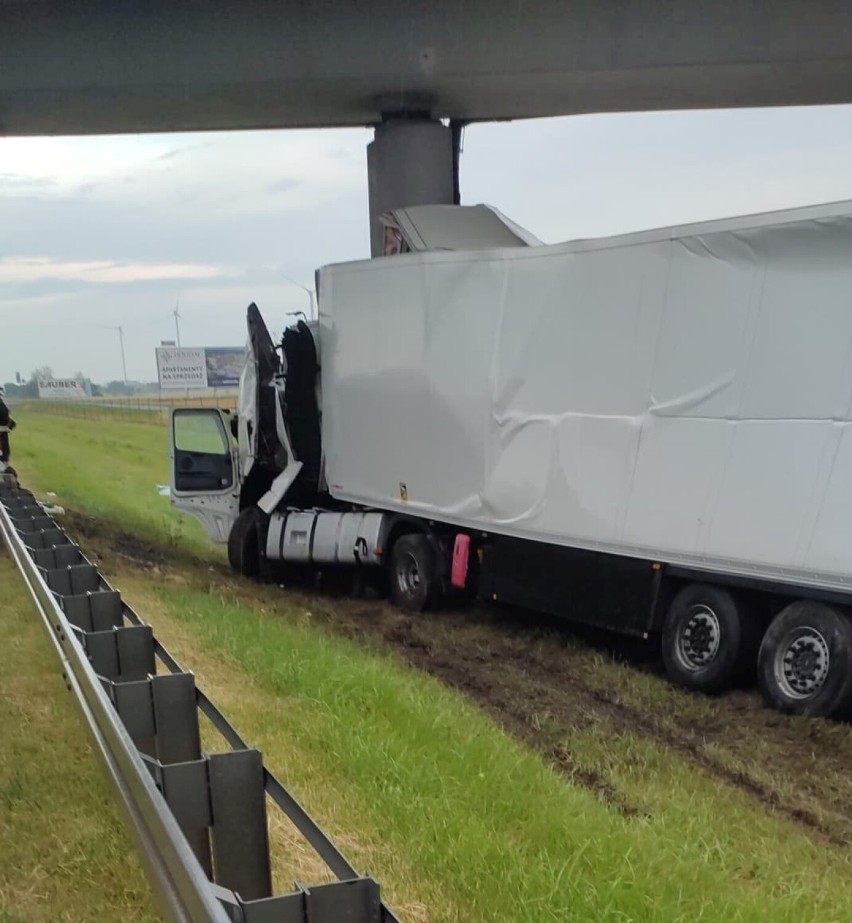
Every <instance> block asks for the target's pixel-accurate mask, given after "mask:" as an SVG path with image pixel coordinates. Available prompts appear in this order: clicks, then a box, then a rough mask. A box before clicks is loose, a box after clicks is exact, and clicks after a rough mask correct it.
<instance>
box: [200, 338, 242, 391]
mask: <svg viewBox="0 0 852 923" xmlns="http://www.w3.org/2000/svg"><path fill="white" fill-rule="evenodd" d="M204 357H205V362H206V364H207V387H208V388H236V387H237V385H239V383H240V374H241V373H242V370H243V362H244V361H245V358H246V351H245V349H243V347H242V346H223V347H221V348H220V347H217V348H211V347H207V348H206V349H205V350H204Z"/></svg>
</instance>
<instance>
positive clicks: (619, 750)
mask: <svg viewBox="0 0 852 923" xmlns="http://www.w3.org/2000/svg"><path fill="white" fill-rule="evenodd" d="M21 424H22V425H21V428H20V429H19V430H17V431H16V436H17V440H16V443H15V453H16V462H17V463H18V467H19V469H20V471H21V474H22V478H23V479H24V481H25V482H26V483H27V484H29V485H30V486H35V487H37V488H41V489H48V490H54V491H56V492H57V493H58V494H59V500H60V502H65V503H67V504H69V505H72V506H75V507H78V508H80V509H83V510H86V511H87V512H90V513H93V514H95V515H98V516H100V517H103V518H105V519H108V520H110V521H112V522H114V523H116V524H117V525H119V526H121V527H123V528H128V527H131V528H132V529H133V530H135V531H137V532H139V533H140V534H142V535H145V536H150V537H151V538H152V539H153V540H158V541H159V542H160V544H163V543H171V545H172V546H173V547H180V548H185V549H188V550H190V551H192V550H197V549H198V548H199V547H200V546H199V541H198V536H197V533H196V534H192V533H189V532H184V531H183V529H181V530H180V531H177V530H175V528H174V527H173V526H171V525H170V524H169V523H168V521H167V519H166V517H167V516H168V515H169V514H168V513H165V512H164V511H163V510H162V508H161V507H159V506H158V505H157V501H158V499H159V498H157V497H156V494H154V493H153V483H155V482H158V481H159V482H164V481H165V480H166V477H165V471H164V466H165V454H166V452H165V444H164V439H162V438H161V439H159V440H152V439H150V438H149V433H150V429H149V428H148V427H135V428H134V427H133V426H132V425H121V426H119V425H112V424H92V425H91V426H89V425H87V424H82V423H79V422H73V421H60V420H57V419H56V418H50V419H48V418H40V417H37V416H35V415H34V416H31V417H28V418H27V419H25V420H22V421H21ZM65 424H67V426H66V425H65ZM57 430H59V432H57ZM140 430H141V431H142V432H141V434H140V433H139V431H140ZM63 445H64V446H65V447H66V449H67V447H68V446H69V445H71V446H73V451H74V453H75V455H74V458H73V459H69V460H68V461H67V462H66V463H65V464H64V465H63V456H64V453H63V451H62V447H63ZM105 445H107V446H109V448H108V450H107V451H104V448H103V447H104V446H105ZM158 453H160V454H158ZM65 457H66V458H67V456H65ZM72 464H73V468H72V467H71V465H72ZM119 466H121V469H120V470H119V471H116V468H118V467H119ZM83 471H84V472H85V473H81V472H83ZM155 472H159V473H155ZM161 502H163V503H165V501H161ZM111 566H114V567H116V568H122V569H121V571H120V572H119V573H113V572H110V576H114V577H115V578H116V581H117V583H118V585H119V586H121V587H122V589H123V590H124V591H125V593H126V595H127V596H128V598H130V599H131V601H132V602H133V603H134V604H135V605H136V606H137V608H138V609H139V610H140V611H141V612H142V613H143V615H144V616H145V617H146V618H148V619H149V620H150V621H151V622H152V624H153V625H154V627H155V630H156V632H157V634H158V636H160V637H161V639H162V640H163V642H164V643H165V644H166V645H167V646H173V647H174V648H175V652H176V653H178V654H179V656H180V657H181V659H182V660H183V661H184V663H185V665H186V666H187V667H188V668H191V669H193V670H195V672H196V674H197V676H198V678H199V684H200V685H201V686H202V687H204V688H206V689H207V691H208V692H209V693H210V694H211V695H212V696H213V698H214V699H215V700H216V701H218V702H219V703H220V704H221V705H222V706H223V707H224V709H225V710H226V713H228V714H229V716H230V717H232V719H233V720H234V722H235V724H236V725H237V727H238V728H239V729H240V730H241V732H242V733H243V735H244V736H246V737H247V738H248V739H249V740H251V741H252V742H253V743H255V744H257V745H258V746H260V747H261V748H262V749H263V751H264V754H265V758H266V760H267V763H268V764H269V765H270V767H271V768H272V769H273V771H275V772H277V773H279V774H280V775H281V776H282V778H283V779H284V780H285V781H286V783H287V784H288V785H290V786H291V787H292V788H293V790H294V791H295V792H296V793H297V795H298V796H299V797H301V798H302V800H303V801H304V802H305V804H306V806H307V807H308V808H309V810H311V812H312V813H314V815H315V816H316V817H317V818H318V819H319V820H320V822H321V823H322V824H323V825H325V826H327V827H328V828H329V829H330V830H331V831H332V833H333V834H334V835H335V837H336V838H337V839H338V841H339V842H341V844H342V845H344V847H345V849H346V851H347V852H348V853H349V854H350V856H351V857H352V858H353V859H354V861H355V862H356V864H358V865H359V866H361V867H369V869H370V870H371V871H372V872H373V873H374V874H376V876H377V877H378V878H379V879H380V880H381V881H382V884H383V886H384V888H385V892H386V894H387V896H388V897H390V899H391V900H392V901H393V902H395V903H396V904H397V906H399V907H401V908H402V910H403V915H404V916H406V915H407V918H408V919H409V920H410V921H414V920H423V919H428V920H430V921H438V920H447V921H450V920H465V921H468V920H469V921H479V920H482V921H516V920H517V921H531V923H536V921H542V923H543V921H554V920H566V921H567V920H572V921H573V920H589V921H592V920H617V921H627V920H636V921H640V920H641V921H644V920H659V921H692V920H699V919H700V920H719V921H737V920H755V921H756V920H765V919H773V920H775V921H783V920H789V921H791V923H792V921H796V923H800V921H817V920H819V921H838V923H839V921H843V920H848V919H852V889H850V887H849V885H848V881H849V878H850V872H852V861H850V856H849V852H848V850H847V849H846V848H840V847H832V846H829V845H827V844H825V843H822V842H818V841H815V840H814V838H812V837H810V836H808V835H807V834H806V833H805V832H804V831H803V830H802V829H800V828H799V827H798V826H796V825H795V824H793V823H790V822H788V821H787V820H785V819H783V818H782V817H779V816H777V815H776V814H774V813H772V812H771V811H768V810H766V808H765V806H763V805H760V804H758V803H756V802H755V801H754V800H753V799H749V798H748V797H747V795H746V794H745V793H743V792H742V791H738V790H736V789H735V788H733V787H731V786H727V785H725V784H723V783H721V782H720V781H719V780H718V779H715V778H712V777H708V776H707V775H705V774H703V773H702V772H700V771H698V770H696V769H695V767H694V766H692V765H691V764H690V762H689V761H688V760H686V759H684V758H683V757H682V755H680V754H678V753H677V752H674V751H672V750H670V749H667V748H666V747H664V746H655V745H653V744H652V743H650V742H649V741H647V740H643V739H639V738H638V737H636V736H634V735H633V734H632V732H631V731H630V729H629V728H624V729H621V730H620V731H619V732H618V733H617V734H614V735H612V736H605V735H602V734H601V733H600V726H599V725H596V724H594V723H589V724H588V726H586V725H583V724H582V723H580V724H578V726H577V727H576V728H574V729H573V730H572V731H571V733H570V734H567V735H566V737H565V745H566V746H569V747H570V748H572V750H573V751H574V753H575V754H576V757H577V759H576V762H577V763H579V764H581V765H583V766H587V765H588V766H591V767H595V768H596V769H597V770H598V771H600V772H602V773H605V774H606V776H607V778H610V779H614V780H616V781H618V783H619V784H620V785H623V787H624V789H625V790H626V791H627V792H629V793H630V795H631V799H632V800H633V801H634V802H636V803H639V804H641V805H642V806H643V807H644V810H642V811H638V812H630V813H625V812H623V811H622V812H620V811H618V810H616V809H615V808H613V807H610V806H607V805H606V804H604V803H601V801H600V800H599V799H598V798H596V797H595V796H594V795H593V794H591V793H589V792H588V791H586V790H585V789H583V788H577V787H574V786H573V785H571V784H569V782H567V781H566V779H565V778H564V777H563V776H560V775H558V774H557V773H555V772H554V771H553V770H552V769H551V768H550V767H549V766H548V765H547V764H546V763H545V762H544V761H543V760H541V759H540V758H539V757H538V756H536V755H535V754H534V753H532V752H530V751H528V750H527V749H525V748H524V747H523V746H522V745H521V744H519V743H518V742H516V741H515V740H514V739H513V738H510V737H508V736H507V735H505V734H504V733H503V732H502V731H501V730H499V729H498V728H497V727H496V726H495V725H494V724H493V722H492V721H491V720H489V719H488V718H487V717H486V716H485V715H484V714H483V713H482V712H480V711H479V710H478V709H477V708H475V707H474V706H472V705H470V704H469V703H468V702H466V701H465V700H464V699H463V698H461V697H460V696H459V695H457V694H456V693H454V692H452V691H450V690H448V689H446V688H445V687H443V686H442V685H441V684H440V683H438V682H436V681H435V680H434V679H432V678H430V677H428V676H426V675H424V674H422V673H419V672H417V671H413V670H411V669H410V668H408V667H406V666H405V665H404V664H402V663H401V661H400V660H399V659H398V658H397V657H395V656H393V655H391V654H387V653H384V652H383V651H382V650H380V649H377V647H376V645H375V644H374V643H371V644H367V645H359V644H355V643H353V642H352V641H348V640H346V639H344V638H341V637H338V636H335V635H334V634H333V633H332V632H331V631H330V630H329V629H328V628H327V627H326V626H325V625H324V624H317V623H321V622H322V621H323V620H322V619H319V618H317V617H315V616H313V615H312V614H311V611H310V609H308V608H306V605H305V602H304V600H303V599H301V598H299V597H291V596H288V595H287V594H285V593H276V592H275V591H274V588H271V587H255V586H252V585H250V584H247V583H245V582H242V581H239V580H236V579H233V580H228V581H224V580H223V579H222V578H221V577H220V576H219V575H218V574H215V573H212V574H211V573H210V572H209V571H208V570H207V569H206V568H205V567H192V566H191V565H187V566H186V567H182V568H171V569H168V568H165V569H163V570H162V571H161V573H160V575H159V579H158V580H157V582H156V583H152V582H151V581H150V579H146V578H145V575H139V574H134V573H133V572H131V571H128V570H126V569H125V568H124V566H123V565H121V563H120V562H119V561H118V560H117V559H116V560H115V561H113V562H112V563H111ZM326 604H327V603H324V602H323V601H321V600H318V601H317V604H316V605H317V608H321V607H322V606H323V605H326ZM309 605H311V606H313V604H309ZM495 669H499V665H498V666H496V667H495ZM649 707H653V705H652V703H649ZM543 720H546V716H543ZM279 877H282V876H279ZM283 878H284V879H286V871H285V872H284V873H283Z"/></svg>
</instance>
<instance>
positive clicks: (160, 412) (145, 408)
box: [9, 389, 237, 425]
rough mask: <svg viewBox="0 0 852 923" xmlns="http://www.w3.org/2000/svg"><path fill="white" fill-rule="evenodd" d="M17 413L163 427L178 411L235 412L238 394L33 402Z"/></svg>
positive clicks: (15, 408)
mask: <svg viewBox="0 0 852 923" xmlns="http://www.w3.org/2000/svg"><path fill="white" fill-rule="evenodd" d="M9 406H10V409H11V410H12V412H13V414H14V413H16V412H17V413H26V412H31V413H50V414H57V415H59V416H64V417H77V418H79V419H86V420H113V421H116V422H124V423H150V424H155V425H162V424H163V423H165V422H166V421H167V420H168V417H169V412H170V411H171V410H172V409H173V408H174V407H218V408H220V409H222V410H235V409H236V407H237V391H236V390H216V389H214V390H212V391H204V392H198V393H194V394H178V395H174V394H165V393H155V394H135V395H133V396H132V397H113V396H104V397H92V398H86V399H80V400H75V399H62V400H46V399H44V398H40V399H37V400H36V399H30V400H15V401H10V402H9Z"/></svg>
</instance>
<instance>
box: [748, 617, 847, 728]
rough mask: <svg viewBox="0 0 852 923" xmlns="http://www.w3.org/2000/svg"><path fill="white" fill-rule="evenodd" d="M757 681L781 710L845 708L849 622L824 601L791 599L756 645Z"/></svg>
mask: <svg viewBox="0 0 852 923" xmlns="http://www.w3.org/2000/svg"><path fill="white" fill-rule="evenodd" d="M758 682H759V684H760V691H761V692H762V693H763V697H764V699H765V700H766V702H767V703H768V704H769V705H771V706H772V707H773V708H777V709H779V710H780V711H784V712H789V713H792V714H796V715H810V716H811V717H826V718H827V717H832V716H836V715H839V714H841V713H843V712H845V711H846V709H847V708H848V707H849V706H850V704H852V622H850V621H849V619H848V618H847V617H846V616H845V615H844V614H843V613H841V612H839V611H838V610H837V609H835V608H833V607H832V606H828V605H825V604H824V603H817V602H810V601H808V600H800V601H798V602H794V603H790V605H789V606H787V607H786V608H785V609H783V610H782V611H781V612H779V613H778V615H776V616H775V618H774V620H773V621H772V624H771V625H770V626H769V628H768V629H767V631H766V635H765V636H764V638H763V643H762V644H761V645H760V654H759V656H758Z"/></svg>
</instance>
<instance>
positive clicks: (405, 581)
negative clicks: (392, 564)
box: [396, 552, 420, 596]
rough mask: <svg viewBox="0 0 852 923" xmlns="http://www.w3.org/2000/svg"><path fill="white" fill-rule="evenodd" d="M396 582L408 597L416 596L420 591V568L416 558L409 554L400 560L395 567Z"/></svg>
mask: <svg viewBox="0 0 852 923" xmlns="http://www.w3.org/2000/svg"><path fill="white" fill-rule="evenodd" d="M396 580H397V583H398V584H399V587H400V589H401V590H402V591H403V592H404V593H405V594H406V595H408V596H416V595H417V591H418V590H419V589H420V568H419V567H418V565H417V558H415V557H414V555H413V554H411V553H410V552H406V554H405V555H404V556H403V557H402V558H401V560H400V561H399V562H398V563H397V565H396Z"/></svg>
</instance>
